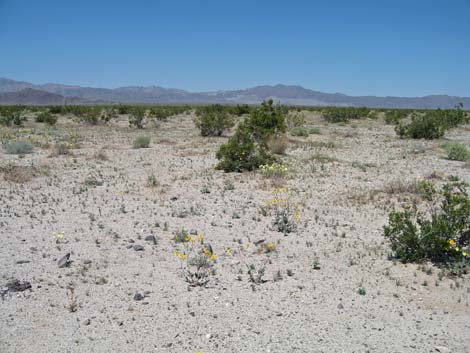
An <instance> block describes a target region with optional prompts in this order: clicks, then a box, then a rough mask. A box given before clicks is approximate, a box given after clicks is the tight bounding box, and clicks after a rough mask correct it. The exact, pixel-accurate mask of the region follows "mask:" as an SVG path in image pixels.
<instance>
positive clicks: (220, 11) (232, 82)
mask: <svg viewBox="0 0 470 353" xmlns="http://www.w3.org/2000/svg"><path fill="white" fill-rule="evenodd" d="M0 77H8V78H12V79H17V80H25V81H29V82H34V83H46V82H57V83H67V84H78V85H86V86H92V87H117V86H127V85H158V86H163V87H174V88H181V89H187V90H191V91H210V90H217V89H237V88H246V87H251V86H255V85H260V84H276V83H284V84H298V85H302V86H304V87H306V88H311V89H314V90H320V91H326V92H342V93H346V94H352V95H368V94H373V95H399V96H421V95H427V94H440V93H446V94H450V95H461V96H470V0H388V1H386V0H364V1H361V0H356V1H353V0H350V1H346V0H343V1H339V0H330V1H326V0H324V1H314V0H311V1H300V0H290V1H277V0H271V1H264V0H247V1H245V0H232V1H226V0H187V1H182V0H171V1H170V0H168V1H157V0H155V1H143V0H128V1H120V0H76V1H72V0H70V1H67V0H60V1H59V0H57V1H55V0H51V1H48V0H30V1H27V0H0Z"/></svg>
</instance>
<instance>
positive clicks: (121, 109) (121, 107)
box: [117, 104, 130, 115]
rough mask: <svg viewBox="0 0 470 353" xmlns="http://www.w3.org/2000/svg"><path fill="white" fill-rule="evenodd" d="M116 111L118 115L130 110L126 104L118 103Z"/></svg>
mask: <svg viewBox="0 0 470 353" xmlns="http://www.w3.org/2000/svg"><path fill="white" fill-rule="evenodd" d="M117 111H118V114H120V115H124V114H128V113H129V111H130V107H129V106H128V105H122V104H119V106H118V108H117Z"/></svg>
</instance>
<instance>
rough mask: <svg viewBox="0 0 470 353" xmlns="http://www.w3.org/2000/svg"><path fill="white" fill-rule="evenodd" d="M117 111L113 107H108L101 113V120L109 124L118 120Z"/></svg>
mask: <svg viewBox="0 0 470 353" xmlns="http://www.w3.org/2000/svg"><path fill="white" fill-rule="evenodd" d="M117 113H118V112H117V110H116V109H115V108H113V107H106V108H104V109H103V110H102V111H101V116H100V118H101V120H102V121H104V122H106V123H107V122H109V121H111V120H113V119H116V118H117Z"/></svg>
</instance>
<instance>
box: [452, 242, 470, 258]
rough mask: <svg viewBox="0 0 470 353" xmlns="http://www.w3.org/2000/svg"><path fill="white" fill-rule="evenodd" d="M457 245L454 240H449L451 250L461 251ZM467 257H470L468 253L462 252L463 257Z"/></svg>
mask: <svg viewBox="0 0 470 353" xmlns="http://www.w3.org/2000/svg"><path fill="white" fill-rule="evenodd" d="M456 245H457V244H456V242H455V240H454V239H450V240H449V246H450V247H451V248H453V249H454V250H455V251H460V250H461V249H460V247H458V246H456ZM467 255H468V253H467V252H466V251H462V256H464V257H466V256H467Z"/></svg>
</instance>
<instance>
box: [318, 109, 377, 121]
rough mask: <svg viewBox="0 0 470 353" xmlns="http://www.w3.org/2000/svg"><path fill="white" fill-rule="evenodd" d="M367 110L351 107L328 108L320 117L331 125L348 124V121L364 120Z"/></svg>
mask: <svg viewBox="0 0 470 353" xmlns="http://www.w3.org/2000/svg"><path fill="white" fill-rule="evenodd" d="M369 113H370V109H369V108H365V107H363V108H353V107H345V108H343V107H329V108H325V109H323V111H322V115H323V117H324V118H325V120H326V121H328V122H331V123H340V122H343V123H345V122H348V121H349V120H357V119H360V118H365V117H367V116H368V115H369Z"/></svg>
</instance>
